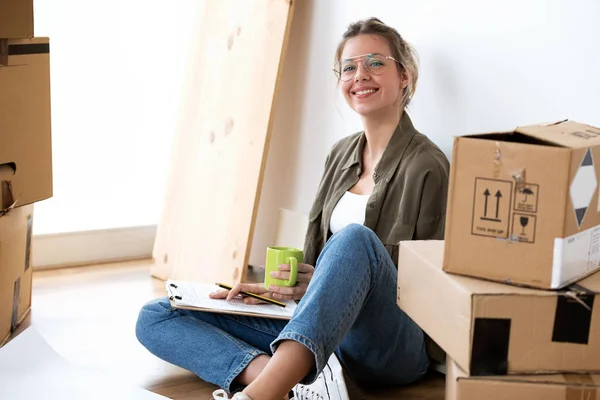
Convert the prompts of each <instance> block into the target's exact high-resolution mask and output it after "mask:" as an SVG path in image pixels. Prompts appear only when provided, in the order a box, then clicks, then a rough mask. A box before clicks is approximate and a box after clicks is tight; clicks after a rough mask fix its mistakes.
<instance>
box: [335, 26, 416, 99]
mask: <svg viewBox="0 0 600 400" xmlns="http://www.w3.org/2000/svg"><path fill="white" fill-rule="evenodd" d="M359 35H377V36H380V37H382V38H383V39H385V40H386V41H387V42H388V45H389V46H390V50H391V52H392V54H390V55H391V56H392V57H393V58H394V59H396V60H397V61H398V63H399V64H400V65H398V66H397V67H398V71H399V72H403V71H406V73H407V75H408V85H407V86H406V87H405V88H404V92H403V93H402V101H401V108H402V109H403V108H404V107H406V106H407V105H408V103H410V101H411V99H412V97H413V96H414V94H415V90H416V89H417V81H418V79H419V68H418V55H417V52H416V51H415V49H414V48H413V47H412V46H411V45H410V44H409V43H408V42H407V41H406V40H404V39H403V38H402V36H400V33H398V31H397V30H396V29H394V28H392V27H391V26H388V25H386V24H384V23H383V22H382V21H381V20H380V19H378V18H374V17H373V18H369V19H366V20H360V21H356V22H353V23H351V24H350V25H348V28H347V29H346V32H344V35H343V36H342V40H341V42H340V44H339V45H338V47H337V50H336V52H335V61H338V60H339V59H340V57H341V56H342V51H343V50H344V46H345V45H346V42H347V41H348V40H349V39H351V38H353V37H356V36H359ZM386 55H387V54H386Z"/></svg>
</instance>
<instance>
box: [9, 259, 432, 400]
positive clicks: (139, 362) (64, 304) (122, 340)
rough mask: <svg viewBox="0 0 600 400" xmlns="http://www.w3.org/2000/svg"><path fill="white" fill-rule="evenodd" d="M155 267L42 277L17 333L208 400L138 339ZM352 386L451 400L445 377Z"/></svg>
mask: <svg viewBox="0 0 600 400" xmlns="http://www.w3.org/2000/svg"><path fill="white" fill-rule="evenodd" d="M149 268H150V261H134V262H128V263H117V264H106V265H97V266H90V267H78V268H69V269H59V270H52V271H39V272H35V273H34V275H33V300H32V302H33V306H32V311H31V313H30V314H29V315H28V317H27V319H26V320H25V321H24V322H23V324H22V325H21V326H20V327H19V328H18V329H17V331H16V332H15V334H18V333H19V332H20V331H22V330H23V329H24V328H26V327H28V326H30V325H33V326H34V327H35V328H36V329H37V330H38V331H39V332H40V333H41V334H42V335H43V336H44V338H45V339H46V340H47V341H48V342H49V343H50V345H51V346H53V347H54V348H55V349H56V351H58V352H59V353H60V354H61V355H62V356H63V357H64V358H66V359H67V360H68V361H70V362H71V363H73V364H75V365H82V366H90V367H95V368H99V369H104V370H106V371H110V372H112V373H117V374H119V375H120V376H127V377H129V379H130V381H131V383H133V384H135V385H137V386H139V387H143V388H146V389H148V390H151V391H153V392H156V393H159V394H161V395H163V396H166V397H169V398H171V399H176V400H187V399H190V400H191V399H199V400H208V399H210V398H211V396H212V392H213V390H214V389H215V387H214V386H213V385H210V384H207V383H206V382H203V381H202V380H201V379H199V378H198V377H197V376H195V375H194V374H192V373H190V372H188V371H186V370H183V369H181V368H178V367H175V366H173V365H171V364H168V363H166V362H164V361H162V360H160V359H158V358H156V357H154V356H153V355H152V354H150V353H149V352H148V351H147V350H146V349H145V348H144V347H142V346H141V345H140V344H139V343H138V342H137V340H136V338H135V321H136V319H137V313H138V310H139V309H140V307H141V306H142V305H143V304H144V303H145V302H146V301H148V300H150V299H152V298H154V297H157V296H161V295H163V293H164V289H163V284H162V281H160V280H157V279H153V278H151V277H150V275H149V272H148V271H149ZM250 276H251V275H250ZM13 337H14V335H13ZM349 386H350V390H351V398H352V399H404V400H443V399H444V379H443V377H442V376H441V375H431V376H429V377H427V378H426V379H425V380H424V381H423V382H422V383H420V384H419V385H415V386H412V387H408V388H404V389H401V390H394V391H382V392H379V393H374V394H373V393H372V394H369V395H367V394H366V393H364V392H363V391H362V390H360V389H358V388H356V387H355V386H354V385H352V383H349Z"/></svg>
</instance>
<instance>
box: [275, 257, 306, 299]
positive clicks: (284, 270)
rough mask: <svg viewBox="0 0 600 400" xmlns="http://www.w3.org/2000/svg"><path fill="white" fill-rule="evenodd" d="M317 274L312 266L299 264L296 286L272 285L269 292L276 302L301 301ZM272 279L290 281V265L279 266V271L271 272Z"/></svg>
mask: <svg viewBox="0 0 600 400" xmlns="http://www.w3.org/2000/svg"><path fill="white" fill-rule="evenodd" d="M314 272H315V267H313V266H312V265H310V264H302V263H298V278H297V283H296V285H295V286H289V287H288V286H277V285H271V287H269V290H270V291H271V293H272V298H273V299H276V300H300V299H301V298H302V297H303V296H304V293H306V288H307V287H308V284H309V283H310V280H311V279H312V277H313V274H314ZM271 277H273V278H276V279H285V280H288V279H290V265H289V264H281V265H279V271H278V272H277V271H275V272H271Z"/></svg>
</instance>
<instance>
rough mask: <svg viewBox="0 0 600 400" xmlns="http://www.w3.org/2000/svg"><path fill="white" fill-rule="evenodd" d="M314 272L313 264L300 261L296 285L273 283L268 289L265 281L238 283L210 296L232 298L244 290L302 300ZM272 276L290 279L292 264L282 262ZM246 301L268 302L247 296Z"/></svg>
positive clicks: (255, 302)
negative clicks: (229, 288)
mask: <svg viewBox="0 0 600 400" xmlns="http://www.w3.org/2000/svg"><path fill="white" fill-rule="evenodd" d="M314 272H315V268H314V267H313V266H312V265H309V264H301V263H299V264H298V277H297V283H296V285H295V286H289V287H288V286H277V285H271V287H270V288H269V289H270V290H267V289H265V284H264V283H238V284H237V285H235V286H234V287H233V289H231V290H227V289H223V290H219V291H217V292H213V293H211V294H210V295H209V297H210V298H211V299H226V300H231V299H233V298H234V297H235V296H237V295H238V294H240V292H241V291H244V292H250V293H254V294H258V295H260V296H263V297H267V298H269V299H275V300H300V299H301V298H302V296H304V293H306V288H307V287H308V284H309V282H310V280H311V279H312V277H313V273H314ZM271 277H273V278H276V279H285V280H288V279H290V265H289V264H281V265H280V266H279V271H278V272H271ZM242 296H243V295H242ZM244 303H246V304H260V303H266V302H265V301H262V300H260V299H255V298H253V297H245V298H244Z"/></svg>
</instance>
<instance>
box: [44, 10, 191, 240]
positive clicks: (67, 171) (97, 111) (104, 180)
mask: <svg viewBox="0 0 600 400" xmlns="http://www.w3.org/2000/svg"><path fill="white" fill-rule="evenodd" d="M198 3H200V1H199V0H177V1H176V2H164V1H159V0H125V1H122V0H102V1H100V0H84V1H81V0H36V1H35V35H36V36H49V37H50V43H51V85H52V118H53V120H52V129H53V132H52V140H53V157H54V160H53V164H54V197H53V198H51V199H49V200H46V201H44V202H41V203H39V204H37V205H36V217H35V218H36V222H35V224H34V233H35V234H47V233H61V232H73V231H88V230H96V229H105V228H118V227H129V226H140V225H154V224H156V223H157V221H158V218H159V215H160V207H161V204H162V201H163V188H164V184H165V179H166V171H167V168H168V162H169V160H168V157H169V155H170V146H171V138H172V135H173V131H174V129H175V126H176V124H175V119H176V117H177V108H178V105H179V101H180V97H181V96H180V89H181V85H182V83H183V81H182V79H183V68H184V67H185V57H186V55H187V51H188V45H189V42H190V39H191V38H190V33H191V32H192V28H193V24H194V22H195V21H193V19H192V18H193V17H194V15H195V12H193V10H195V9H196V7H198V5H199V4H198Z"/></svg>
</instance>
